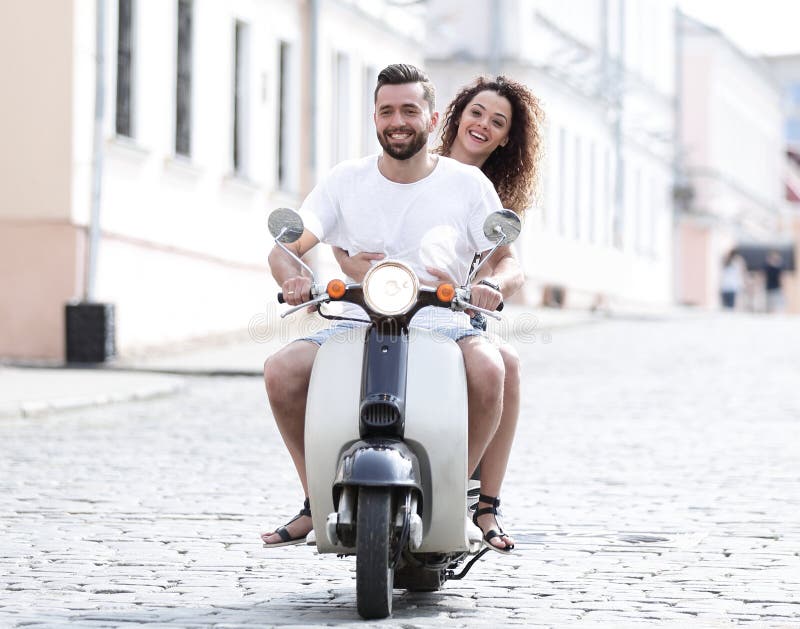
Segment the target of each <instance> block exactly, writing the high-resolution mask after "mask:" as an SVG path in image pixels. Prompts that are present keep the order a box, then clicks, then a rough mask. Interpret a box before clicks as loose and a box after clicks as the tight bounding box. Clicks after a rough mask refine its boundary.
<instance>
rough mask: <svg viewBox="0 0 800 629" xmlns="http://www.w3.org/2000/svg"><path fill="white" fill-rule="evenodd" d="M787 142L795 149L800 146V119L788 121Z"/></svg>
mask: <svg viewBox="0 0 800 629" xmlns="http://www.w3.org/2000/svg"><path fill="white" fill-rule="evenodd" d="M786 140H787V141H788V142H789V143H790V144H792V145H793V146H795V147H797V146H800V118H790V119H789V120H787V121H786Z"/></svg>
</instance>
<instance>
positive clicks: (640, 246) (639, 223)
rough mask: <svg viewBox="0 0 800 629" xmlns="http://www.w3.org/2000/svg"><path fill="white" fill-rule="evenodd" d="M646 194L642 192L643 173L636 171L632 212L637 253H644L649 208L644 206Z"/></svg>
mask: <svg viewBox="0 0 800 629" xmlns="http://www.w3.org/2000/svg"><path fill="white" fill-rule="evenodd" d="M643 199H644V194H643V190H642V171H641V170H640V169H638V168H637V169H636V171H635V172H634V179H633V208H631V209H632V210H633V211H632V212H631V220H632V221H633V222H634V223H633V237H634V246H633V248H634V250H635V251H636V252H637V253H643V252H644V232H645V225H644V222H645V219H646V214H647V208H646V207H645V205H644V201H643Z"/></svg>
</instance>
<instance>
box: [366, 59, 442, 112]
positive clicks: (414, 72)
mask: <svg viewBox="0 0 800 629" xmlns="http://www.w3.org/2000/svg"><path fill="white" fill-rule="evenodd" d="M406 83H419V84H420V85H422V91H423V94H424V97H425V100H426V101H427V103H428V107H429V108H430V111H431V113H433V112H434V110H435V109H436V88H435V87H434V86H433V83H431V80H430V77H428V75H427V74H425V72H423V71H422V70H420V69H419V68H418V67H416V66H412V65H411V64H410V63H393V64H392V65H389V66H386V67H385V68H384V69H383V70H381V73H380V74H379V75H378V84H377V85H376V86H375V100H374V102H376V103H377V102H378V90H379V89H381V88H382V87H383V86H384V85H404V84H406Z"/></svg>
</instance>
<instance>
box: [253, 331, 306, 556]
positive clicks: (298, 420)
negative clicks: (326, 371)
mask: <svg viewBox="0 0 800 629" xmlns="http://www.w3.org/2000/svg"><path fill="white" fill-rule="evenodd" d="M318 350H319V347H318V346H317V345H316V344H315V343H311V342H309V341H297V342H295V343H290V344H289V345H287V346H286V347H284V348H283V349H281V350H280V351H278V352H276V353H275V354H273V355H272V356H270V357H269V358H268V359H267V361H266V362H265V363H264V384H265V386H266V388H267V395H268V397H269V404H270V407H271V408H272V414H273V416H274V417H275V423H276V424H277V425H278V430H279V431H280V433H281V437H282V438H283V442H284V443H285V444H286V448H287V450H289V455H290V456H291V457H292V461H293V462H294V466H295V469H296V470H297V475H298V476H299V477H300V484H301V485H302V486H303V495H305V496H308V481H307V480H306V458H305V418H306V399H307V397H308V383H309V381H310V379H311V367H312V366H313V365H314V358H315V357H316V355H317V351H318ZM312 528H313V525H312V523H311V518H309V517H308V516H301V517H300V518H298V519H297V520H295V521H294V522H292V523H291V524H289V525H288V526H287V531H288V532H289V534H290V535H291V536H292V537H303V536H304V535H307V534H308V533H309V532H310V531H311V529H312ZM261 539H262V540H264V542H265V543H267V544H277V543H279V542H280V541H281V538H280V536H279V535H278V534H277V533H264V534H263V535H262V536H261Z"/></svg>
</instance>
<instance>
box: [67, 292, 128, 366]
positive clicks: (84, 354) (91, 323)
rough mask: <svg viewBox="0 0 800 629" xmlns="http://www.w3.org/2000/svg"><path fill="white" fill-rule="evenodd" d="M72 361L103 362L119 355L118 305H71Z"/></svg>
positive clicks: (69, 352) (69, 337)
mask: <svg viewBox="0 0 800 629" xmlns="http://www.w3.org/2000/svg"><path fill="white" fill-rule="evenodd" d="M65 320H66V334H67V342H66V345H67V347H66V355H67V362H68V363H102V362H105V361H107V360H108V359H109V358H113V356H114V355H115V354H116V342H115V330H114V304H100V303H87V302H80V303H75V304H67V306H66V308H65Z"/></svg>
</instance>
